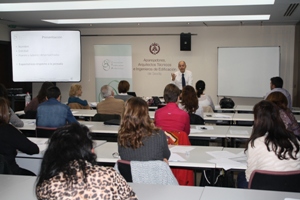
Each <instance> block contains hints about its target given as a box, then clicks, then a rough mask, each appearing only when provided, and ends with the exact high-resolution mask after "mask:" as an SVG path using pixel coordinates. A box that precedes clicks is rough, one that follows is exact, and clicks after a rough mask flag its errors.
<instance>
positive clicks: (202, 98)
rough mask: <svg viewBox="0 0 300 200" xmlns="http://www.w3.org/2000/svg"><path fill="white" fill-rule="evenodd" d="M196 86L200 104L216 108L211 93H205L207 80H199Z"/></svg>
mask: <svg viewBox="0 0 300 200" xmlns="http://www.w3.org/2000/svg"><path fill="white" fill-rule="evenodd" d="M195 88H196V91H197V96H198V101H199V106H202V107H204V106H210V107H211V108H212V109H213V110H215V105H214V102H213V101H212V99H211V97H210V96H209V95H206V94H204V90H205V82H204V81H202V80H199V81H197V83H196V85H195Z"/></svg>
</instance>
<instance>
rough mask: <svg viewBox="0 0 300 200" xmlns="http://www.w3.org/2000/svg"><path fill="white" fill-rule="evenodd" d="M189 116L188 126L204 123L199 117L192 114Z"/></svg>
mask: <svg viewBox="0 0 300 200" xmlns="http://www.w3.org/2000/svg"><path fill="white" fill-rule="evenodd" d="M189 116H190V124H194V125H204V124H205V121H204V119H203V118H202V117H201V116H199V115H196V114H192V113H190V114H189Z"/></svg>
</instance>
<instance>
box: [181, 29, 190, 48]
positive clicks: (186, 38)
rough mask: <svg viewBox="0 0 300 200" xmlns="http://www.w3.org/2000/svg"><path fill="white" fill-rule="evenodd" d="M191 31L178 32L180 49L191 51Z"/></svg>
mask: <svg viewBox="0 0 300 200" xmlns="http://www.w3.org/2000/svg"><path fill="white" fill-rule="evenodd" d="M191 36H192V35H191V33H181V34H180V51H191V38H192V37H191Z"/></svg>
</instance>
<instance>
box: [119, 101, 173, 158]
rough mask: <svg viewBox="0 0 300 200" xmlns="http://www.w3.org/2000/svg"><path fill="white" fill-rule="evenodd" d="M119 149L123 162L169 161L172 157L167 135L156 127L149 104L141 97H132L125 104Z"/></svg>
mask: <svg viewBox="0 0 300 200" xmlns="http://www.w3.org/2000/svg"><path fill="white" fill-rule="evenodd" d="M118 148H119V154H120V156H121V159H123V160H130V161H131V160H135V161H149V160H168V159H169V157H170V150H169V148H168V144H167V138H166V135H165V133H164V132H163V131H162V130H160V129H159V128H157V127H156V126H155V125H154V122H153V121H152V120H151V119H150V117H149V113H148V105H147V103H146V102H145V101H144V100H143V99H141V98H139V97H132V98H130V99H128V100H127V101H126V103H125V110H124V112H123V115H122V120H121V125H120V130H119V134H118Z"/></svg>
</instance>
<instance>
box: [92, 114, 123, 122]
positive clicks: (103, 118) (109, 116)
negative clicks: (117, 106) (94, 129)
mask: <svg viewBox="0 0 300 200" xmlns="http://www.w3.org/2000/svg"><path fill="white" fill-rule="evenodd" d="M112 119H118V120H120V119H121V116H120V115H117V114H101V113H97V114H95V115H94V117H93V119H92V121H99V122H104V121H108V120H112Z"/></svg>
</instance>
